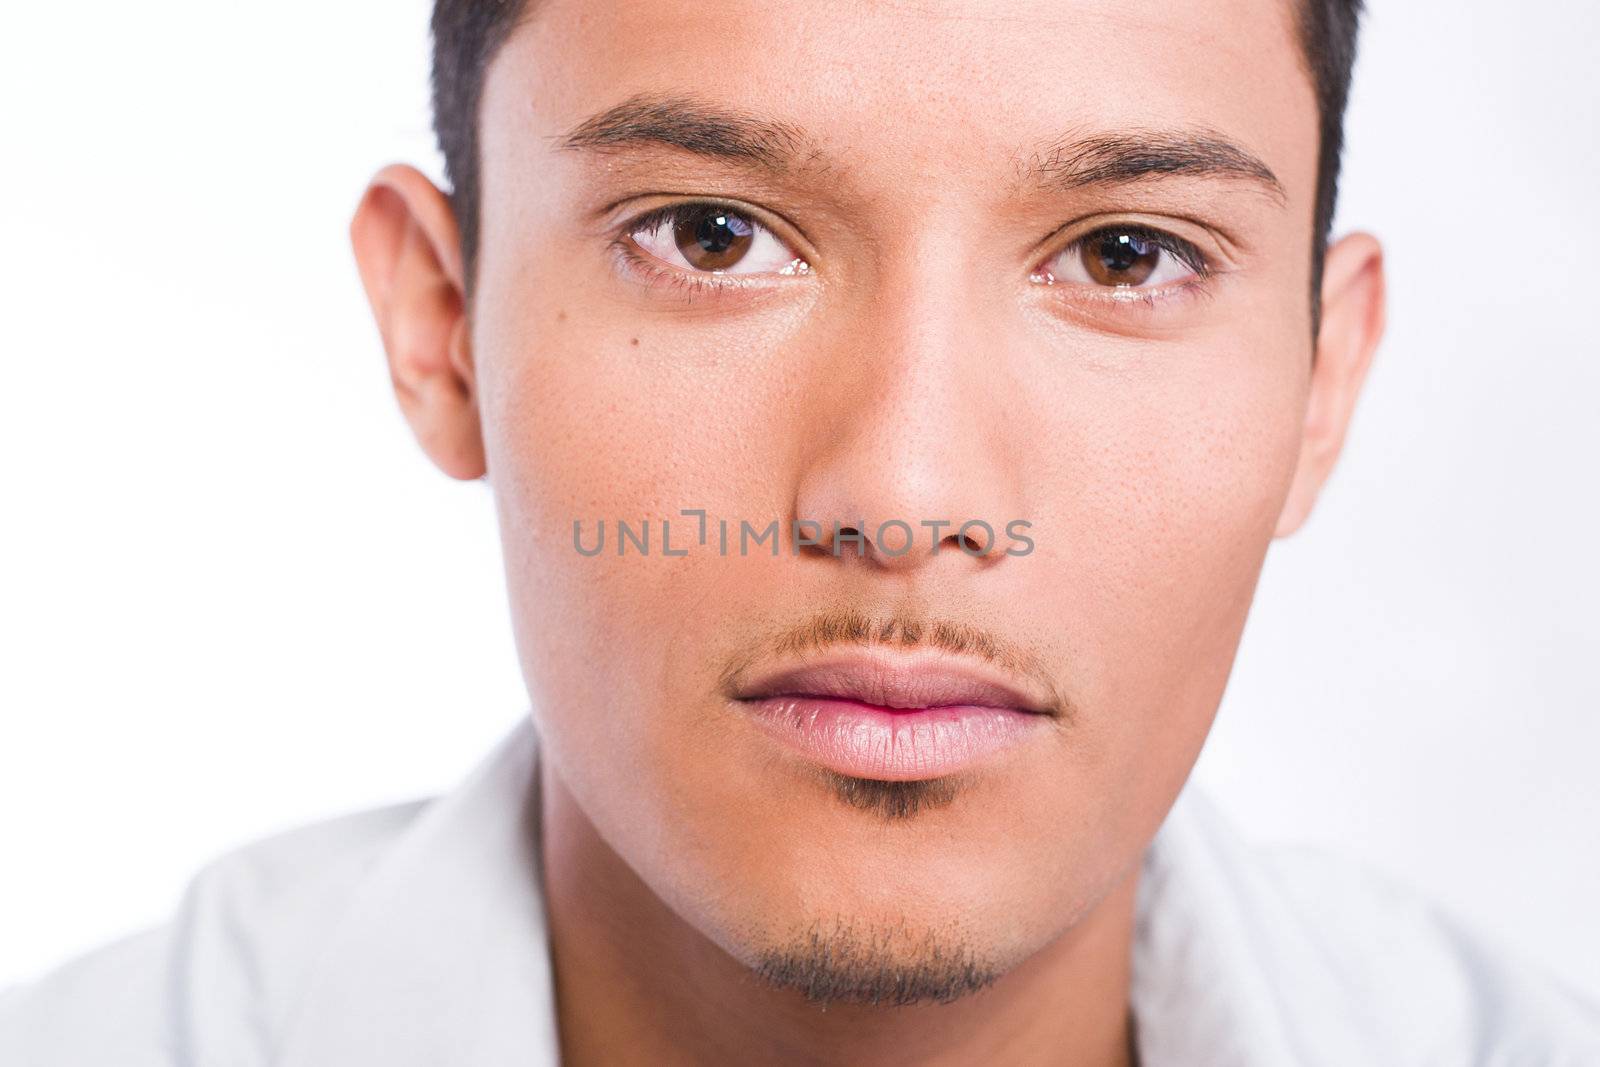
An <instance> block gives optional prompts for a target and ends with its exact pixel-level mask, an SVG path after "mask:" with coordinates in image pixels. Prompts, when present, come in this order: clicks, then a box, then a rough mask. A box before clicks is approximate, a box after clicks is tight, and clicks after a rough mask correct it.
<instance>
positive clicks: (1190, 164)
mask: <svg viewBox="0 0 1600 1067" xmlns="http://www.w3.org/2000/svg"><path fill="white" fill-rule="evenodd" d="M553 139H554V141H555V147H556V148H558V149H560V150H565V151H571V150H582V149H590V150H601V151H604V150H607V149H623V148H631V147H637V146H639V145H648V144H655V145H666V146H668V147H672V148H679V149H682V150H684V151H686V152H692V153H694V154H695V155H699V156H705V157H708V158H712V159H719V160H723V161H726V162H731V163H736V164H741V165H746V166H749V167H752V168H755V169H759V170H765V171H768V172H771V173H774V174H785V173H791V172H794V171H798V170H801V169H803V168H809V169H816V170H820V171H826V170H829V169H830V168H828V167H827V166H826V165H824V164H822V163H821V162H820V161H822V160H823V159H824V153H823V152H822V150H821V149H820V148H819V147H818V145H817V143H816V142H815V141H814V140H812V139H811V138H810V137H809V136H808V135H807V134H806V132H805V131H804V130H802V129H801V128H800V127H798V126H795V125H793V124H792V123H787V122H778V121H774V120H772V119H767V118H762V117H761V116H759V115H753V114H749V113H747V112H743V111H739V110H737V109H733V108H728V107H725V106H723V105H720V104H713V103H709V102H706V101H702V100H697V99H695V98H693V97H689V96H683V95H660V94H654V93H637V94H635V95H633V96H631V97H629V98H628V99H626V100H624V101H622V102H621V103H620V104H616V105H614V106H613V107H609V108H607V109H606V110H604V111H602V112H599V113H598V114H596V115H593V116H591V117H589V118H587V119H585V120H584V121H582V122H580V123H579V124H578V125H577V126H575V127H573V128H572V129H571V130H569V131H568V132H567V133H565V134H557V135H555V136H554V138H553ZM1017 176H1018V179H1019V181H1020V182H1022V183H1023V184H1024V185H1025V186H1027V185H1031V186H1034V187H1036V188H1042V189H1047V190H1056V191H1060V190H1070V189H1077V188H1081V187H1083V186H1086V185H1120V184H1127V183H1130V182H1137V181H1145V180H1149V179H1152V178H1161V177H1166V176H1187V177H1201V178H1226V179H1235V180H1244V181H1248V182H1252V183H1254V184H1256V185H1259V186H1260V187H1261V188H1262V189H1263V190H1265V191H1266V192H1268V193H1270V194H1272V196H1273V197H1274V198H1275V199H1277V200H1278V201H1279V202H1280V203H1282V202H1284V201H1286V199H1287V196H1286V194H1285V192H1284V188H1283V184H1282V183H1281V182H1279V181H1278V178H1277V176H1276V175H1274V174H1273V173H1272V171H1271V169H1270V168H1268V166H1267V165H1266V164H1265V163H1263V162H1261V160H1260V159H1258V158H1257V157H1256V156H1254V155H1252V154H1251V153H1250V152H1248V151H1246V150H1245V149H1244V148H1241V147H1239V146H1238V145H1236V144H1234V143H1233V142H1232V141H1229V140H1227V139H1226V138H1224V137H1222V136H1221V135H1219V134H1216V133H1215V132H1212V131H1207V130H1201V131H1195V132H1169V131H1160V130H1127V131H1120V132H1117V133H1106V134H1091V135H1087V136H1083V135H1069V136H1067V137H1063V138H1060V139H1058V140H1056V141H1053V142H1046V143H1045V144H1044V145H1043V147H1042V148H1040V149H1039V150H1037V151H1036V152H1035V153H1034V155H1033V157H1032V159H1031V160H1030V161H1029V162H1026V163H1022V162H1019V163H1018V165H1017Z"/></svg>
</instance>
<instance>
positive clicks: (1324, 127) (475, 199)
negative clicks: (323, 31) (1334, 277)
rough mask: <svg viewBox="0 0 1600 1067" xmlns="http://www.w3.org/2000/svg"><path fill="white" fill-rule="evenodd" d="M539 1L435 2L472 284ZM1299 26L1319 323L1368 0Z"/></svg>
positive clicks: (438, 113)
mask: <svg viewBox="0 0 1600 1067" xmlns="http://www.w3.org/2000/svg"><path fill="white" fill-rule="evenodd" d="M533 2H535V0H434V5H433V127H434V131H435V133H436V134H437V135H438V138H439V148H440V150H441V151H442V152H443V153H444V168H445V177H446V178H447V179H448V180H449V182H450V187H451V190H452V192H451V194H450V201H451V205H452V206H453V208H454V210H455V216H456V223H457V225H458V226H459V227H460V229H461V253H462V262H463V263H464V264H465V270H466V273H467V285H468V286H469V288H470V287H471V285H472V278H473V274H474V272H475V270H476V266H477V256H478V227H479V217H480V214H481V211H480V209H481V205H480V203H479V199H480V192H481V188H480V174H479V162H480V161H479V155H478V110H479V103H480V102H481V101H482V99H483V79H484V74H485V72H486V71H487V70H488V69H489V63H490V62H491V61H492V60H493V59H494V57H495V55H496V54H497V53H498V52H499V51H500V46H501V45H503V44H504V43H505V41H506V38H508V37H510V36H511V33H512V31H513V30H515V29H516V28H517V25H518V24H519V23H520V22H521V21H522V20H523V19H524V18H526V17H527V16H528V14H529V13H530V6H531V4H532V3H533ZM1293 2H1294V3H1296V4H1297V5H1298V8H1299V10H1298V17H1297V26H1298V30H1299V34H1300V45H1301V50H1302V51H1303V52H1304V56H1305V61H1306V67H1307V71H1308V73H1309V74H1310V76H1311V84H1312V88H1313V89H1314V90H1315V91H1316V96H1317V111H1318V113H1319V116H1320V119H1321V145H1322V147H1321V155H1320V158H1319V160H1318V167H1317V199H1316V214H1315V216H1314V217H1313V225H1314V227H1315V228H1314V229H1313V231H1312V252H1311V255H1312V269H1311V308H1312V323H1313V328H1314V327H1315V324H1316V322H1317V321H1318V320H1319V319H1320V317H1321V307H1320V304H1321V301H1320V298H1319V295H1320V290H1321V286H1322V263H1323V255H1324V254H1325V252H1326V251H1327V244H1328V238H1329V236H1330V233H1331V230H1332V227H1333V209H1334V204H1335V203H1336V201H1337V200H1338V195H1339V163H1340V158H1341V155H1342V152H1343V148H1344V112H1345V105H1346V103H1347V102H1348V100H1349V97H1350V73H1351V71H1352V69H1353V68H1354V66H1355V59H1356V34H1357V31H1358V29H1359V26H1360V21H1361V10H1362V0H1293Z"/></svg>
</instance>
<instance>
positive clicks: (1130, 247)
mask: <svg viewBox="0 0 1600 1067" xmlns="http://www.w3.org/2000/svg"><path fill="white" fill-rule="evenodd" d="M1149 254H1150V248H1149V245H1148V244H1147V243H1146V242H1144V241H1141V240H1140V239H1139V238H1137V237H1133V236H1131V235H1129V234H1125V233H1123V234H1116V235H1113V236H1108V237H1106V239H1105V240H1103V241H1101V242H1100V259H1101V260H1102V261H1103V262H1104V263H1105V266H1106V270H1108V271H1111V272H1112V273H1114V274H1126V273H1128V272H1129V271H1130V270H1132V269H1133V268H1134V267H1136V266H1138V264H1139V261H1140V260H1141V259H1143V258H1144V257H1145V256H1147V255H1149Z"/></svg>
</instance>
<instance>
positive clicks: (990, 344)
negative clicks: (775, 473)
mask: <svg viewBox="0 0 1600 1067" xmlns="http://www.w3.org/2000/svg"><path fill="white" fill-rule="evenodd" d="M931 254H932V253H930V252H924V253H922V255H921V256H916V257H908V258H910V259H912V260H915V261H916V262H915V263H914V266H916V268H917V269H914V270H905V269H902V268H901V267H899V266H895V267H892V268H887V269H885V270H883V271H882V272H880V274H879V277H878V278H877V280H876V281H877V284H875V285H874V286H873V292H872V293H871V294H869V295H867V296H866V297H865V298H864V300H863V307H862V308H861V309H860V310H859V311H858V313H857V314H856V315H855V316H853V317H852V325H851V328H850V329H849V331H848V333H847V335H846V340H845V341H844V342H842V343H841V344H839V345H837V346H836V348H835V351H834V352H832V353H830V358H829V360H828V362H829V366H830V372H829V373H826V374H824V375H823V376H822V378H823V380H825V381H829V382H831V386H830V387H828V388H826V389H824V390H823V394H824V396H825V398H826V399H825V402H824V403H822V404H820V405H819V406H818V408H816V409H813V410H817V412H818V415H819V416H820V418H818V419H817V424H819V429H820V431H821V432H820V433H819V434H818V435H816V437H815V438H813V440H814V441H815V442H816V447H814V448H813V449H812V450H811V453H810V455H809V456H808V458H807V461H806V463H805V466H804V469H803V470H802V471H801V477H800V481H799V485H798V492H797V499H796V501H795V510H796V517H797V518H800V519H809V520H814V521H816V522H817V523H818V524H819V526H820V527H821V528H822V538H823V540H824V542H825V545H824V546H823V547H833V548H835V549H836V551H835V552H834V553H833V554H836V555H841V556H859V555H860V554H862V552H863V551H864V552H865V554H866V555H868V556H869V557H871V558H873V559H875V560H876V561H877V562H878V563H879V564H880V565H882V566H886V567H894V568H901V569H903V568H908V567H915V566H916V565H917V564H918V562H919V561H921V560H924V559H927V558H931V557H932V551H931V550H932V549H933V547H934V544H935V542H937V541H941V540H942V541H944V542H946V544H945V545H944V547H943V549H942V551H946V552H948V551H949V550H950V548H951V547H952V544H960V543H961V542H960V540H959V538H960V534H961V532H962V526H963V524H965V523H968V522H969V521H972V522H977V523H983V524H987V530H988V531H989V532H987V533H986V531H985V527H984V526H981V525H974V526H972V527H970V528H968V539H967V542H966V551H967V554H969V555H973V554H976V555H979V556H981V557H994V556H996V555H997V553H999V552H1002V551H1003V550H1004V547H1005V540H1004V538H1005V532H1006V527H1007V524H1008V523H1010V522H1012V521H1013V520H1015V519H1020V518H1024V516H1022V515H1020V514H1019V513H1018V512H1019V509H1020V505H1021V500H1020V497H1021V492H1020V487H1021V478H1020V472H1019V469H1018V468H1019V466H1020V460H1021V456H1020V454H1019V450H1018V449H1017V447H1016V442H1014V441H1013V440H1012V427H1011V425H1010V423H1009V422H1008V420H1007V418H1006V410H1005V403H1004V396H1003V393H1002V391H1001V389H1000V388H999V383H1000V381H1002V380H1004V377H1005V375H1003V374H997V373H996V370H997V367H996V363H997V361H1004V360H1005V358H1006V353H1005V351H1004V345H1005V343H1006V340H1005V339H1006V337H1007V334H1008V331H1007V330H1006V329H1005V328H1004V326H1003V323H1002V322H1000V321H999V319H1000V318H1001V316H1000V315H999V314H998V306H997V304H996V303H995V301H994V300H992V299H987V300H986V299H985V297H984V295H983V293H982V292H981V291H980V290H979V289H978V288H977V285H979V284H981V283H977V282H975V280H974V277H973V275H972V273H971V272H970V271H967V270H964V269H963V268H962V267H961V265H960V263H958V262H956V261H955V260H954V259H951V258H945V259H942V260H936V261H935V263H934V265H932V266H931V267H930V266H929V256H930V255H931ZM941 523H942V524H947V525H943V526H941V525H939V524H941ZM886 524H887V525H886ZM836 526H837V527H848V528H852V529H856V530H857V531H858V533H859V538H860V541H862V542H864V543H858V544H857V545H856V546H855V547H852V546H851V545H849V544H841V545H837V546H835V545H833V544H832V534H833V530H834V529H835V527H836ZM908 533H909V534H910V538H909V541H908V536H907V535H908ZM880 538H881V539H882V540H880ZM885 542H886V543H885ZM907 545H909V551H903V552H900V553H899V554H895V551H894V550H896V549H901V548H904V547H906V546H907ZM979 549H981V550H982V551H981V552H978V551H976V550H979Z"/></svg>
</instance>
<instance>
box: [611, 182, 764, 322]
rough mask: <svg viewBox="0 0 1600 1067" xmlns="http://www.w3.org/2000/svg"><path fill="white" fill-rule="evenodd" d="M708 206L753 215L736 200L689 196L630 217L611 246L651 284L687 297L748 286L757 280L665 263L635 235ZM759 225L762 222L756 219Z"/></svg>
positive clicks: (746, 215) (674, 222) (676, 220)
mask: <svg viewBox="0 0 1600 1067" xmlns="http://www.w3.org/2000/svg"><path fill="white" fill-rule="evenodd" d="M707 207H721V208H726V209H727V210H728V211H729V212H731V213H733V214H736V215H739V216H740V217H742V218H751V217H752V216H751V213H750V212H749V211H748V210H746V209H743V208H740V207H739V206H738V205H736V204H726V203H723V202H721V201H718V200H687V201H683V202H680V203H676V204H667V205H665V206H663V207H658V208H654V209H652V210H650V211H647V212H645V213H644V214H643V215H640V216H638V217H637V218H634V219H630V220H629V221H628V222H627V223H625V224H624V225H623V226H622V232H621V234H620V235H619V236H618V237H617V238H616V240H614V241H613V242H612V243H611V247H612V250H613V251H614V252H616V253H618V254H619V255H621V256H622V257H623V259H624V260H625V261H626V262H627V265H628V267H629V268H630V269H631V270H634V271H636V272H638V273H640V274H643V275H645V276H646V277H647V278H648V279H649V280H650V282H651V284H654V285H658V286H664V287H667V288H671V289H677V290H679V291H681V292H682V293H683V294H684V295H685V297H686V298H687V299H693V298H694V297H695V296H696V295H697V294H701V293H708V292H709V293H721V292H727V291H728V290H733V289H748V288H750V287H751V286H752V285H754V284H759V283H751V282H745V281H741V280H740V278H739V276H737V275H729V274H712V273H710V272H709V271H699V272H692V273H691V272H690V271H686V270H681V269H679V268H677V267H673V266H669V265H667V264H664V263H662V262H661V261H660V260H659V259H658V258H657V257H655V256H652V255H651V254H649V253H648V252H645V251H644V250H643V249H641V248H640V247H639V245H638V244H637V243H636V242H635V241H634V239H633V235H634V234H636V233H639V232H641V231H644V230H650V229H653V228H655V227H657V226H659V225H661V224H662V223H663V222H671V223H673V224H674V225H677V224H678V223H680V222H682V221H683V219H684V218H685V217H687V216H688V214H689V212H691V211H697V210H704V209H705V208H707ZM757 225H763V224H762V223H760V222H757Z"/></svg>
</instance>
